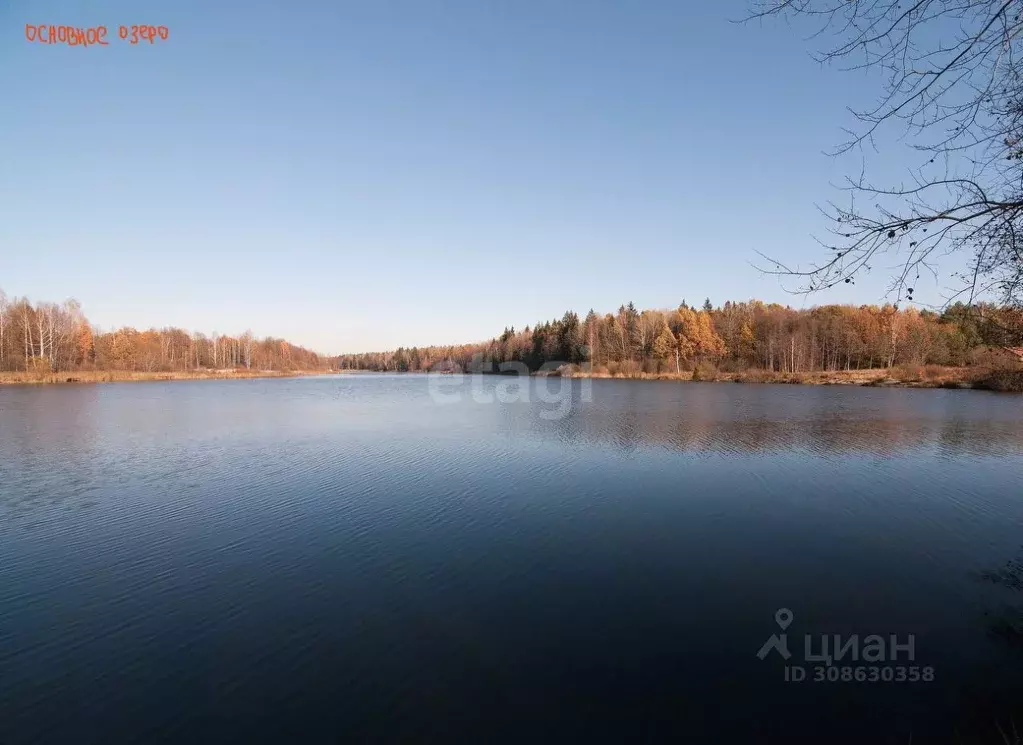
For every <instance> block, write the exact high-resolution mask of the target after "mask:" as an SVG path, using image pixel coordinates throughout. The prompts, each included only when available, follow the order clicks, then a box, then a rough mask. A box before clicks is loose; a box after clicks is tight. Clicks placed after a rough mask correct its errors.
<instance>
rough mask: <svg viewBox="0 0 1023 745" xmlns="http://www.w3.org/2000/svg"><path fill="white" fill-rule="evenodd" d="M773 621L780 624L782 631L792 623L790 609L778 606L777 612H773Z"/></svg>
mask: <svg viewBox="0 0 1023 745" xmlns="http://www.w3.org/2000/svg"><path fill="white" fill-rule="evenodd" d="M774 622H775V623H776V624H778V625H779V626H781V630H782V631H784V630H785V629H787V628H788V627H789V624H790V623H792V611H790V610H789V609H788V608H779V609H778V612H777V613H775V614H774Z"/></svg>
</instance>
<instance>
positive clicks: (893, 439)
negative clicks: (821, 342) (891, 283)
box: [0, 375, 1023, 745]
mask: <svg viewBox="0 0 1023 745" xmlns="http://www.w3.org/2000/svg"><path fill="white" fill-rule="evenodd" d="M444 382H445V386H446V387H445V388H444V392H443V394H442V395H441V394H440V393H438V389H437V388H436V387H435V386H434V385H433V383H432V382H428V379H427V377H426V376H416V375H413V376H403V377H401V376H368V375H367V376H349V377H333V378H309V379H296V380H264V381H259V380H256V381H209V382H174V383H144V384H143V383H139V384H111V385H100V386H61V387H6V388H0V742H2V743H4V744H5V745H14V744H18V745H20V744H21V743H39V742H43V743H49V742H52V743H68V742H74V743H76V745H83V744H84V743H120V742H132V743H154V742H189V743H196V742H210V743H218V744H221V745H222V744H223V743H225V742H230V741H240V742H248V743H252V742H292V741H294V742H332V741H342V742H442V743H454V742H471V743H477V742H492V741H507V742H571V741H595V740H600V741H608V740H610V741H617V742H630V743H631V742H668V741H673V742H674V741H684V742H730V741H737V740H740V739H741V740H742V741H744V742H814V743H821V742H829V743H834V742H864V741H869V742H898V743H906V742H908V741H909V740H908V738H909V737H910V735H912V737H913V739H912V742H913V743H914V744H917V743H926V742H949V741H953V738H954V735H955V733H956V732H957V731H960V732H966V733H975V732H982V733H984V734H987V735H990V734H991V733H992V732H993V731H994V730H993V726H994V725H995V724H996V723H998V724H1000V725H1001V726H1003V727H1006V728H1008V727H1011V724H1010V718H1011V717H1014V718H1015V719H1014V721H1015V723H1016V725H1017V726H1018V728H1019V729H1020V730H1021V731H1023V643H1021V641H1020V640H1021V638H1023V572H1021V571H1020V569H1021V567H1020V564H1019V562H1021V561H1023V397H1013V396H1005V395H996V394H987V393H980V392H973V391H930V390H899V389H894V390H885V389H867V388H847V387H798V386H740V385H729V384H676V383H656V382H639V381H637V382H626V381H599V380H598V381H592V382H584V381H578V380H577V381H560V380H552V381H543V380H535V379H534V380H531V381H529V382H528V383H527V387H526V388H524V389H523V388H520V389H518V391H517V396H513V397H517V398H518V399H519V400H515V401H509V400H508V398H509V396H508V391H509V390H510V389H509V388H507V386H508V385H509V384H508V380H507V379H503V378H496V377H486V378H461V377H450V378H446V380H445V381H444ZM473 386H477V388H476V389H474V388H473ZM498 386H506V388H505V389H503V398H504V399H505V402H504V403H502V402H500V401H497V400H494V401H491V402H490V403H486V402H484V401H483V400H482V399H485V398H486V397H487V396H488V395H490V394H494V393H496V392H498V391H499V389H498ZM542 386H548V387H547V388H545V389H541V387H542ZM560 386H564V387H563V388H559V387H560ZM587 386H588V387H587ZM474 390H475V393H474ZM525 397H528V399H529V400H528V401H524V400H521V399H522V398H525ZM456 398H458V399H460V400H453V399H456ZM477 399H480V400H477ZM559 412H560V416H559ZM780 608H787V609H789V610H790V611H791V613H792V619H793V620H792V622H791V625H789V626H787V627H786V629H785V633H786V639H787V644H788V647H789V651H790V655H791V657H790V659H789V660H787V661H786V660H784V659H782V657H781V656H780V655H779V654H777V653H775V652H771V653H770V654H768V656H767V657H766V658H765V659H759V658H758V657H757V651H758V650H759V649H760V648H761V645H763V644H764V642H765V641H767V640H768V639H769V638H770V637H771V635H772V634H779V633H781V632H782V630H781V628H780V627H779V626H778V625H777V623H776V621H775V613H776V611H778V610H779V609H780ZM807 634H810V635H811V636H812V638H813V639H814V640H816V641H814V642H813V645H812V650H813V651H814V652H817V651H820V642H819V638H820V635H821V634H829V635H832V634H839V635H841V636H842V637H843V638H844V639H848V638H849V637H851V636H852V635H856V634H858V635H859V636H860V637H861V638H865V637H866V636H868V635H871V634H880V635H884V636H886V637H887V635H890V634H896V635H897V636H898V639H899V640H900V642H904V641H905V640H906V639H908V635H910V634H913V635H914V636H915V646H914V652H915V659H914V660H913V661H907V659H906V653H905V652H903V653H902V654H901V655H900V657H899V658H898V660H897V661H896V662H886V663H880V665H881V666H882V667H883V666H884V665H889V666H903V667H905V666H917V667H919V668H920V669H921V670H922V669H923V668H925V667H927V668H931V669H932V670H933V672H934V679H933V680H919V681H916V682H910V681H908V680H907V681H903V682H898V681H896V680H894V679H893V680H891V681H890V682H885V681H884V680H881V679H878V680H876V681H874V682H871V681H868V680H864V681H860V682H857V681H856V680H855V679H853V680H850V681H842V680H840V679H839V680H835V681H829V680H828V679H827V678H826V677H825V679H824V680H822V681H814V680H812V678H813V677H814V672H813V670H814V667H815V666H821V665H822V663H820V662H817V663H816V664H815V663H813V662H812V661H811V662H807V661H805V660H803V659H801V658H802V657H803V656H804V651H805V650H804V643H803V642H804V636H805V635H807ZM834 664H835V666H841V665H849V664H850V663H849V661H848V660H845V661H843V662H835V663H834ZM852 664H854V665H857V666H863V665H866V663H865V662H862V661H860V662H856V663H852ZM786 665H790V666H792V665H800V666H802V667H804V668H805V669H806V670H807V671H808V673H809V674H808V678H810V679H809V680H805V681H801V682H794V681H786V680H785V668H786ZM825 670H826V667H825ZM864 674H866V668H865V673H864ZM894 674H897V673H893V675H894ZM907 674H908V673H907ZM960 741H962V742H972V741H973V740H971V739H968V738H966V739H962V740H960ZM983 741H986V742H997V741H998V740H994V739H990V738H989V739H986V740H983Z"/></svg>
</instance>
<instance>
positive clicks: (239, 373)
mask: <svg viewBox="0 0 1023 745" xmlns="http://www.w3.org/2000/svg"><path fill="white" fill-rule="evenodd" d="M340 374H343V371H342V372H338V371H332V370H291V371H281V370H176V371H172V372H142V371H138V370H134V371H133V370H88V371H82V370H80V371H77V372H53V373H34V372H0V386H4V385H73V384H79V385H85V384H98V383H152V382H166V381H176V380H254V379H259V378H300V377H306V376H313V375H340Z"/></svg>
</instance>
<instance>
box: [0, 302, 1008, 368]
mask: <svg viewBox="0 0 1023 745" xmlns="http://www.w3.org/2000/svg"><path fill="white" fill-rule="evenodd" d="M1019 329H1023V312H1021V311H1020V310H1018V309H1009V308H999V307H995V306H991V305H978V306H973V307H967V306H965V305H961V304H957V305H954V306H951V307H949V308H947V309H945V310H944V311H943V312H941V313H936V312H931V311H927V310H917V309H915V308H906V309H901V310H900V309H897V308H896V307H894V306H892V305H885V306H876V305H862V306H859V307H855V306H847V305H825V306H820V307H815V308H810V309H806V310H794V309H792V308H789V307H787V306H782V305H777V304H766V303H762V302H760V301H756V300H754V301H750V302H741V303H733V302H726V303H725V304H724V305H723V306H720V307H715V306H713V304H712V303H711V302H710V300H707V301H706V302H704V303H703V305H702V307H691V306H690V305H688V304H687V303H686V302H685V301H683V302H682V303H681V304H680V305H679V307H678V308H675V309H674V310H643V311H640V310H637V309H636V308H635V306H634V305H633V304H632V303H628V304H627V305H622V306H621V307H620V308H619V309H618V311H617V312H615V313H607V314H604V315H599V314H597V313H596V312H594V311H593V310H591V311H590V312H589V313H588V314H587V315H586V316H585V318H580V317H579V316H578V315H577V314H576V313H574V312H571V311H569V312H567V313H565V315H564V316H562V317H561V318H560V319H558V320H553V321H545V322H543V323H538V324H536V325H535V326H533V327H532V328H530V327H528V326H527V327H526V328H523V329H521V330H516V329H514V328H506V329H505V330H504V332H503V333H501V335H500V336H498V337H496V338H494V339H491V340H489V341H484V342H478V343H472V344H461V345H446V346H428V347H410V348H399V349H396V350H393V351H390V352H371V353H364V354H343V355H340V356H327V355H322V354H318V353H316V352H314V351H312V350H310V349H306V348H304V347H301V346H298V345H296V344H292V343H290V342H288V341H286V340H284V339H277V338H271V337H266V338H262V339H259V338H256V337H255V336H253V334H252V333H251V332H245V333H243V334H240V335H236V336H231V335H226V334H216V333H213V334H210V335H206V334H202V333H198V332H188V331H185V330H182V329H178V328H163V329H148V330H145V331H138V330H136V329H134V328H127V327H126V328H120V329H117V330H114V331H108V332H103V333H101V332H99V331H97V330H96V329H95V328H94V327H93V326H92V325H91V324H90V323H89V321H88V319H87V318H86V316H85V314H84V313H83V312H82V309H81V307H80V306H79V304H78V303H77V302H76V301H74V300H68V301H66V302H64V303H59V304H58V303H47V302H40V303H35V304H33V303H31V302H29V300H28V299H26V298H14V299H8V298H7V296H6V295H4V294H3V292H2V291H0V371H28V372H33V371H34V372H58V371H73V370H130V371H139V372H170V371H191V370H215V369H230V368H234V369H237V368H244V369H250V370H268V371H282V372H286V371H291V370H305V371H316V370H338V369H340V370H376V371H396V372H412V371H421V370H431V369H439V370H444V369H462V370H471V369H488V368H489V369H492V368H493V367H494V366H496V365H498V364H500V363H503V362H517V363H521V364H523V365H525V366H527V367H528V368H529V369H530V370H534V371H535V370H539V369H541V368H543V367H544V366H547V367H552V366H557V365H561V364H571V365H577V366H581V367H585V368H587V369H591V370H594V371H606V372H610V373H613V374H618V373H625V374H628V373H634V372H645V373H677V372H685V371H692V370H693V369H695V368H696V367H697V366H699V365H712V366H713V367H714V368H715V369H719V370H722V371H726V372H734V371H741V370H747V369H760V370H770V371H776V372H783V373H784V372H792V373H798V372H811V371H832V370H860V369H875V368H890V367H894V366H896V365H903V364H913V365H928V364H930V365H945V366H953V367H966V366H990V365H991V364H992V360H993V359H998V358H1000V357H1004V355H1000V354H999V353H998V352H997V351H996V350H997V348H999V347H1002V348H1004V347H1013V346H1014V345H1015V344H1018V343H1019V342H1018V339H1019V336H1018V334H1017V333H1016V332H1017V330H1019Z"/></svg>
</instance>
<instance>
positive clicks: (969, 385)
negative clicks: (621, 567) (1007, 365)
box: [540, 365, 1023, 392]
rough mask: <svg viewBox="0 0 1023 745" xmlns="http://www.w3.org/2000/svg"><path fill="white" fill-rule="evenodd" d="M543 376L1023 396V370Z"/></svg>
mask: <svg viewBox="0 0 1023 745" xmlns="http://www.w3.org/2000/svg"><path fill="white" fill-rule="evenodd" d="M540 375H541V376H545V375H546V376H552V377H565V378H589V379H592V380H651V381H672V382H677V383H740V384H748V385H768V384H774V385H846V386H860V387H867V388H929V389H938V388H940V389H946V390H982V391H998V392H1023V370H985V369H977V368H956V367H938V366H934V365H928V366H926V367H920V368H919V369H915V368H914V369H906V368H890V369H889V368H880V369H873V370H834V371H815V372H798V373H782V372H771V371H767V370H747V371H745V372H740V373H725V372H717V373H714V374H711V375H707V374H706V373H704V374H703V375H700V374H699V373H698V372H697V373H693V372H683V373H642V372H636V373H624V374H623V373H618V374H612V373H609V372H603V371H597V372H588V371H585V370H579V371H575V370H573V371H566V372H562V371H561V370H552V371H550V372H547V373H540Z"/></svg>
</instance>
